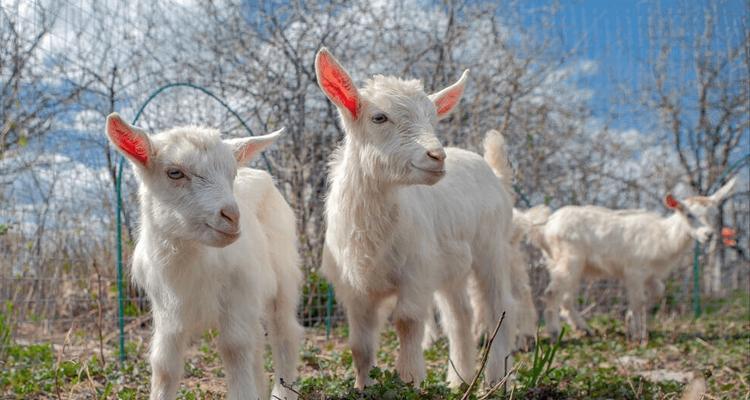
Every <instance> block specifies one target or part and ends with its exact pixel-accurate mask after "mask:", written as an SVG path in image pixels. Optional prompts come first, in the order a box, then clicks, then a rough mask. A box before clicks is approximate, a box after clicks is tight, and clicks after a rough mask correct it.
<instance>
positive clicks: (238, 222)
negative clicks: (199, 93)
mask: <svg viewBox="0 0 750 400" xmlns="http://www.w3.org/2000/svg"><path fill="white" fill-rule="evenodd" d="M280 133H281V131H277V132H274V133H272V134H269V135H265V136H256V137H249V138H241V139H231V140H221V138H220V136H219V132H218V131H215V130H211V129H205V128H196V127H184V128H175V129H172V130H169V131H166V132H162V133H159V134H156V135H153V136H150V137H149V136H148V135H147V134H146V133H145V132H144V131H142V130H140V129H138V128H136V127H133V126H130V125H128V124H127V123H125V122H124V121H123V120H122V119H120V117H119V116H118V115H117V114H112V115H110V116H109V117H108V118H107V135H108V136H109V139H110V141H111V142H112V144H113V145H114V146H115V147H116V148H117V149H118V150H119V151H120V152H121V153H122V154H124V155H125V156H126V157H127V158H128V159H129V160H130V161H131V162H132V164H133V166H134V170H135V173H136V176H137V177H138V181H139V198H140V205H141V218H140V233H139V236H138V243H137V245H136V247H135V252H134V254H133V280H134V281H135V283H136V284H138V285H139V286H140V287H142V288H143V289H144V290H145V291H146V293H147V294H148V297H149V299H150V300H151V306H152V309H153V316H154V336H153V340H152V343H151V369H152V374H151V399H173V398H175V396H176V392H177V388H178V386H179V381H180V377H181V375H182V370H183V358H182V357H183V353H184V350H185V348H186V347H187V345H188V344H189V340H190V339H191V337H192V336H194V335H196V334H199V333H201V332H202V331H204V330H206V329H209V328H212V327H218V329H219V333H220V334H219V337H218V342H219V352H220V354H221V356H222V358H223V360H224V364H225V366H226V375H227V383H228V394H227V395H228V398H229V399H258V398H260V397H261V396H262V397H266V396H267V394H266V393H267V392H266V391H265V387H266V378H265V374H264V371H263V336H264V330H263V326H265V328H266V329H267V330H268V331H269V333H270V335H269V339H270V344H271V348H272V351H273V362H274V368H275V370H276V374H275V375H276V376H275V385H274V390H273V394H274V396H277V397H278V398H282V399H283V398H290V399H291V398H296V396H295V395H294V392H293V391H291V390H289V389H287V388H285V387H284V385H283V384H282V380H283V382H286V383H287V384H291V383H293V382H294V380H295V379H296V374H297V371H296V363H297V356H298V351H299V347H300V342H301V335H302V328H301V327H300V325H299V323H298V322H297V319H296V308H297V298H298V293H299V286H300V283H301V280H302V273H301V271H300V269H299V266H298V255H297V249H296V238H295V228H294V226H295V225H294V214H293V213H292V210H291V209H290V208H289V205H287V203H286V201H284V198H283V197H282V196H281V193H279V191H278V190H277V189H276V188H275V187H274V184H273V180H272V178H271V176H270V175H269V174H268V173H266V172H264V171H260V170H255V169H249V168H238V165H239V166H241V165H244V164H246V163H247V162H248V161H249V160H250V158H251V157H253V155H255V154H257V153H258V152H259V151H261V150H262V149H263V148H264V147H266V146H268V145H269V144H271V143H272V142H273V141H274V140H275V139H276V138H277V137H278V136H279V134H280ZM235 198H236V199H237V200H238V201H236V200H235Z"/></svg>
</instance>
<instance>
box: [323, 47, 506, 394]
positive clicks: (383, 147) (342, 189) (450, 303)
mask: <svg viewBox="0 0 750 400" xmlns="http://www.w3.org/2000/svg"><path fill="white" fill-rule="evenodd" d="M315 69H316V73H317V78H318V84H319V85H320V87H321V89H322V90H323V92H324V93H325V94H326V96H327V97H328V98H329V99H330V100H331V101H332V102H333V103H334V104H335V105H336V106H337V108H338V111H339V114H340V118H341V123H342V126H343V128H344V131H345V132H346V135H345V138H344V142H343V144H342V145H341V146H340V147H339V148H338V149H337V150H336V152H335V154H334V156H333V159H332V161H331V171H330V178H329V179H330V192H329V194H328V198H327V201H326V216H327V231H326V245H325V247H324V251H323V262H322V271H323V273H324V274H325V276H326V277H327V278H328V279H329V280H330V281H331V282H332V283H333V285H334V287H335V290H336V295H337V298H338V299H339V300H340V301H341V302H342V303H343V305H344V307H345V309H346V313H347V319H348V322H349V343H350V346H351V349H352V356H353V359H354V368H355V371H356V386H357V387H358V388H362V387H364V386H366V385H368V384H370V383H371V379H370V378H369V371H370V369H371V368H372V367H373V366H374V365H375V352H376V348H377V342H378V329H379V326H380V324H381V322H382V319H383V318H382V315H381V314H383V313H382V312H381V311H382V310H381V308H384V307H385V303H388V302H389V301H387V300H388V299H390V298H393V297H395V298H396V301H395V308H394V311H393V314H392V318H393V321H394V325H395V328H396V332H397V334H398V337H399V342H400V349H399V354H398V359H397V362H396V369H397V371H398V373H399V375H400V376H401V378H402V379H403V380H404V381H405V382H413V383H414V384H415V385H419V384H420V383H421V382H422V380H423V379H424V378H425V366H424V355H423V353H422V349H421V341H422V338H423V334H424V322H425V319H426V318H427V315H428V310H429V309H430V305H431V302H432V299H433V294H437V299H438V305H439V307H440V311H441V314H442V315H443V320H444V321H445V325H446V331H447V335H448V339H449V342H450V359H451V360H452V362H453V364H454V365H455V368H452V367H449V368H448V381H449V384H450V385H452V386H458V385H460V384H461V382H462V381H468V380H470V379H471V377H472V376H473V366H474V361H475V360H474V357H473V355H474V352H473V350H474V345H473V343H472V335H471V318H472V317H471V315H472V312H471V306H470V304H469V301H468V296H467V295H466V282H467V280H468V279H469V277H470V276H473V277H474V278H475V279H476V282H478V292H479V297H480V299H479V301H480V302H481V303H482V304H483V308H482V309H483V311H484V315H483V316H482V317H483V318H484V319H486V320H487V321H492V322H488V323H487V325H489V326H494V324H495V322H496V321H498V319H499V318H500V316H501V314H502V313H503V312H507V314H506V322H505V324H506V325H505V326H504V327H503V328H502V329H501V330H500V333H499V335H498V337H497V339H496V340H495V343H494V344H493V347H492V349H491V352H490V357H489V361H488V363H487V366H486V370H485V374H486V375H485V382H486V383H488V384H491V383H493V382H497V381H499V380H500V379H501V378H502V376H503V375H504V372H505V369H504V368H505V366H506V365H505V360H506V356H509V354H510V352H511V348H512V344H513V340H514V333H513V332H514V329H510V328H509V327H514V326H515V324H514V318H515V314H514V313H515V307H514V301H513V297H512V295H511V288H510V280H509V278H510V272H509V269H508V268H509V258H508V257H509V254H510V249H509V245H508V239H509V236H510V229H511V226H510V220H511V210H512V205H511V200H510V196H509V194H508V193H507V192H506V191H505V190H504V188H503V186H502V185H501V184H500V182H499V181H498V179H497V177H496V176H495V174H494V173H493V172H492V169H491V168H490V167H489V166H488V165H487V163H486V162H485V161H484V160H483V159H482V157H481V156H479V155H477V154H475V153H472V152H469V151H465V150H461V149H456V148H446V149H444V148H443V146H442V145H441V144H440V141H439V140H438V139H437V137H436V136H435V130H436V127H437V123H438V120H440V119H442V118H445V117H446V116H448V115H449V114H450V112H451V111H452V110H453V109H454V107H455V106H456V104H458V102H459V100H460V98H461V95H462V94H463V90H464V83H465V81H466V77H467V73H466V72H464V75H463V76H462V77H461V79H460V80H459V81H458V82H457V83H455V84H454V85H452V86H450V87H448V88H446V89H444V90H442V91H440V92H438V93H435V94H433V95H429V96H428V95H427V94H426V93H425V92H424V90H423V88H422V84H421V83H420V82H419V81H417V80H402V79H398V78H395V77H386V76H382V75H376V76H375V77H373V78H372V79H371V80H369V81H368V82H367V83H366V85H365V87H364V88H362V89H361V90H360V89H357V87H356V86H355V85H354V83H353V82H352V79H351V78H350V77H349V74H348V73H347V72H346V71H345V70H344V69H343V68H342V67H341V65H340V64H339V63H338V62H337V61H336V60H335V59H334V58H333V56H332V55H331V54H330V53H329V52H328V51H327V50H326V49H321V50H320V51H319V52H318V55H317V57H316V60H315ZM510 364H512V360H509V362H508V366H507V367H508V368H510Z"/></svg>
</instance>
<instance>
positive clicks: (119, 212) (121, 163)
mask: <svg viewBox="0 0 750 400" xmlns="http://www.w3.org/2000/svg"><path fill="white" fill-rule="evenodd" d="M176 87H187V88H191V89H195V90H198V91H201V92H203V93H204V94H206V95H208V96H209V97H211V98H212V99H214V100H216V101H217V102H218V103H219V104H221V105H222V106H224V108H226V109H227V110H228V111H229V112H230V113H231V114H232V115H233V116H234V117H235V118H237V120H238V121H239V122H240V124H242V127H243V128H245V130H246V131H247V132H248V133H249V134H250V136H255V134H254V133H253V131H252V129H250V127H249V126H248V125H247V124H246V123H245V121H244V120H243V119H242V118H241V117H240V115H239V114H237V112H235V111H234V110H233V109H232V108H231V107H229V105H228V104H227V103H225V102H224V101H223V100H221V99H220V98H219V97H218V96H216V95H215V94H213V93H211V91H209V90H208V89H206V88H204V87H201V86H198V85H195V84H192V83H187V82H175V83H170V84H167V85H164V86H162V87H160V88H158V89H156V90H155V91H154V92H153V93H151V95H150V96H149V97H148V98H147V99H146V101H145V102H143V105H141V107H140V108H139V109H138V112H136V114H135V118H133V122H132V124H133V125H135V124H137V123H138V120H139V119H140V118H141V115H142V114H143V111H144V110H145V109H146V106H148V105H149V103H151V101H152V100H154V99H155V98H156V97H157V96H158V95H160V94H161V93H163V92H164V91H166V90H168V89H172V88H176ZM262 156H263V160H264V161H265V163H266V166H267V167H268V169H269V171H270V170H271V163H270V161H269V160H268V158H267V156H266V155H265V154H263V155H262ZM124 164H125V158H124V157H122V156H121V157H120V161H119V163H118V167H117V177H116V180H115V191H116V195H117V223H116V225H117V315H118V323H119V328H120V361H121V362H122V361H125V317H124V311H125V310H124V299H123V284H122V281H123V272H122V213H123V209H122V171H123V169H124Z"/></svg>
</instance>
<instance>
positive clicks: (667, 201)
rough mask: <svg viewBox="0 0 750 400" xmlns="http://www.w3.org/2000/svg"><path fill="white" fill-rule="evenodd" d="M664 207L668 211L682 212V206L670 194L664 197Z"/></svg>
mask: <svg viewBox="0 0 750 400" xmlns="http://www.w3.org/2000/svg"><path fill="white" fill-rule="evenodd" d="M664 205H665V206H667V208H669V209H670V210H677V211H682V208H683V205H682V203H681V202H680V201H679V200H677V199H676V198H675V197H674V196H672V194H671V193H669V194H667V195H666V196H664Z"/></svg>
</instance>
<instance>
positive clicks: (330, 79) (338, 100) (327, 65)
mask: <svg viewBox="0 0 750 400" xmlns="http://www.w3.org/2000/svg"><path fill="white" fill-rule="evenodd" d="M315 75H316V76H317V78H318V86H320V88H321V89H322V90H323V93H325V94H326V96H328V98H329V99H330V100H331V101H332V102H333V103H334V104H336V106H338V107H339V108H344V109H346V110H347V111H348V112H349V114H350V115H351V117H352V119H355V120H356V119H357V117H358V116H359V107H360V98H359V92H358V91H357V88H356V87H355V86H354V82H352V78H351V77H349V74H348V73H347V72H346V70H345V69H344V68H343V67H342V66H341V64H339V62H338V61H336V59H335V58H333V56H332V55H331V53H330V52H328V49H326V48H325V47H323V48H321V49H320V50H319V51H318V55H317V56H315Z"/></svg>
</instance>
